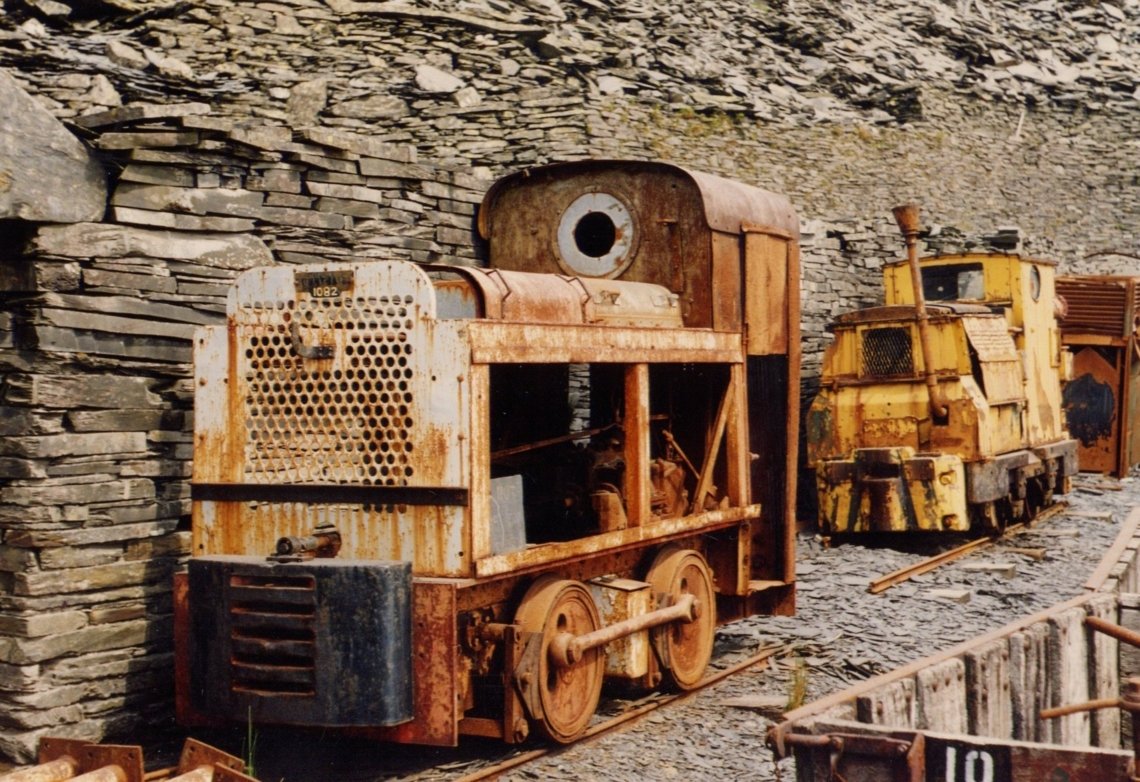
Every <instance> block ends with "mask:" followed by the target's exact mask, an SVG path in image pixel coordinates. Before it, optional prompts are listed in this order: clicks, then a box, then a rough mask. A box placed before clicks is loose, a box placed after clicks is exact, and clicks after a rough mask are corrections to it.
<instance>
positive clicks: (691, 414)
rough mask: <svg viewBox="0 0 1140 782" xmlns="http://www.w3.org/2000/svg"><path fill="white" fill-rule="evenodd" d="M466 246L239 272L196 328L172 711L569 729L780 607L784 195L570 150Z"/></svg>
mask: <svg viewBox="0 0 1140 782" xmlns="http://www.w3.org/2000/svg"><path fill="white" fill-rule="evenodd" d="M479 229H480V232H481V234H482V235H483V237H484V238H485V239H487V240H488V243H489V261H490V262H489V267H488V268H485V269H477V268H469V267H468V268H464V267H419V266H417V265H415V264H411V263H409V262H399V261H372V262H366V263H357V264H352V265H348V266H345V265H334V264H326V265H319V266H314V267H297V268H290V267H271V268H265V269H256V270H253V271H251V272H248V273H246V274H245V275H243V276H242V277H241V278H240V279H239V281H238V283H237V284H236V286H235V288H234V290H233V292H232V294H231V297H230V303H229V307H228V323H227V325H226V326H224V327H207V328H205V329H203V330H201V331H200V333H199V334H198V336H197V337H196V356H195V366H196V400H195V459H194V475H193V481H192V499H193V514H194V516H193V536H192V553H193V557H192V559H191V562H190V564H189V568H188V572H187V573H185V574H180V575H179V576H178V577H177V578H176V588H175V598H176V639H175V640H176V650H177V654H176V665H177V674H178V677H177V678H178V689H177V696H178V697H177V703H178V710H179V716H180V719H181V720H182V721H183V722H186V723H201V722H218V721H238V722H245V721H246V720H248V719H252V720H253V721H254V722H270V723H286V724H299V725H323V726H332V727H349V728H352V729H353V730H355V731H357V732H364V733H367V734H368V735H371V736H374V737H376V738H379V739H384V740H390V741H397V742H407V743H421V744H437V745H453V744H455V743H457V742H458V740H459V737H460V736H461V735H480V736H490V737H495V738H500V739H502V740H504V741H507V742H518V741H522V740H524V739H525V738H526V737H527V736H528V735H529V733H530V732H531V729H532V727H533V728H535V729H537V730H538V732H540V733H541V734H543V735H544V736H545V737H547V738H549V739H552V740H555V741H559V742H567V741H572V740H573V739H574V738H575V737H576V736H578V735H580V733H581V732H582V731H583V730H584V729H585V727H586V726H587V724H588V722H589V720H590V717H591V716H592V714H593V711H594V708H595V705H596V703H597V700H598V697H599V693H600V692H601V689H602V685H603V683H608V684H611V685H614V686H621V687H625V688H634V689H648V688H652V687H655V686H658V685H660V684H662V683H667V684H670V685H672V686H674V687H676V688H680V689H687V688H691V687H693V686H695V685H696V684H697V683H698V682H699V680H700V678H701V677H702V675H703V672H704V670H705V667H706V665H707V662H708V659H709V656H710V654H711V647H712V640H713V633H714V630H715V627H716V625H717V623H719V622H723V621H728V620H731V619H735V618H739V617H742V616H745V615H750V614H754V613H760V612H773V613H790V612H792V611H793V610H794V529H795V525H794V517H793V513H794V497H795V482H796V444H797V440H798V418H799V415H798V409H797V408H798V394H799V308H798V276H799V270H798V263H799V258H798V221H797V219H796V216H795V213H794V211H793V210H792V209H791V207H790V205H789V204H788V202H787V201H786V200H785V199H784V198H782V197H780V196H777V195H774V194H771V193H767V192H764V191H761V190H758V189H756V188H752V187H748V186H745V185H741V184H739V183H734V182H730V181H728V180H724V179H720V178H718V177H713V176H710V175H707V174H700V173H698V172H692V171H687V170H685V169H681V168H679V167H676V166H672V165H668V164H663V163H635V162H621V161H616V162H615V161H583V162H580V163H572V164H560V165H554V166H547V167H542V168H538V169H532V170H529V171H526V172H521V173H519V174H516V175H513V176H511V177H507V178H505V179H503V180H500V181H499V182H498V183H496V184H495V185H494V186H493V187H492V188H491V190H490V191H488V193H487V196H486V198H485V200H484V202H483V204H482V207H481V210H480V213H479ZM568 275H569V276H568ZM587 394H588V398H587ZM718 487H719V488H718Z"/></svg>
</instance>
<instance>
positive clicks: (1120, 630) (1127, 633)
mask: <svg viewBox="0 0 1140 782" xmlns="http://www.w3.org/2000/svg"><path fill="white" fill-rule="evenodd" d="M1085 624H1086V625H1088V626H1089V627H1091V628H1092V629H1093V630H1096V631H1097V632H1100V633H1104V634H1105V635H1107V636H1110V637H1112V638H1115V639H1116V640H1118V641H1123V642H1124V643H1126V644H1128V645H1129V646H1136V647H1140V633H1138V632H1136V631H1135V630H1129V629H1128V628H1127V627H1121V626H1120V625H1118V624H1113V623H1112V622H1107V621H1105V620H1104V619H1101V618H1100V617H1098V616H1092V615H1091V614H1090V615H1089V616H1086V617H1085Z"/></svg>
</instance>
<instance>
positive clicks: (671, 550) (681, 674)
mask: <svg viewBox="0 0 1140 782" xmlns="http://www.w3.org/2000/svg"><path fill="white" fill-rule="evenodd" d="M645 580H646V581H648V582H649V583H650V585H651V586H652V589H653V594H655V595H657V596H658V600H659V601H661V599H662V596H664V602H663V603H662V605H668V604H670V603H675V602H676V601H677V600H678V599H679V598H680V597H681V596H682V595H686V594H688V595H692V596H693V597H695V598H696V599H697V602H698V605H699V614H698V616H697V618H696V619H695V620H694V621H692V622H673V623H671V624H667V625H661V626H659V627H655V628H653V629H652V630H651V631H650V632H651V635H652V638H653V646H654V648H655V649H656V650H657V656H658V658H659V659H660V660H661V668H662V670H663V673H664V674H665V677H666V679H667V680H668V681H669V682H670V683H671V684H672V685H673V686H674V687H676V688H677V689H679V690H691V689H693V688H694V687H696V686H697V684H698V683H699V682H700V681H701V678H702V677H703V676H704V674H705V669H706V668H707V667H708V664H709V660H710V659H712V648H713V638H714V636H715V634H716V594H715V593H714V592H713V583H712V571H711V570H710V569H709V566H708V563H707V562H705V558H704V557H703V556H701V554H700V552H698V551H694V550H692V549H680V548H675V547H666V548H664V549H662V550H661V552H660V553H659V554H658V555H657V557H656V559H654V560H653V565H652V566H651V567H650V568H649V575H648V576H647V577H646V579H645Z"/></svg>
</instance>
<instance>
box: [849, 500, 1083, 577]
mask: <svg viewBox="0 0 1140 782" xmlns="http://www.w3.org/2000/svg"><path fill="white" fill-rule="evenodd" d="M1068 505H1069V504H1068V503H1067V502H1064V501H1061V502H1057V503H1054V504H1053V505H1050V506H1049V507H1048V508H1046V509H1045V510H1043V511H1041V512H1040V513H1038V514H1037V516H1036V517H1035V518H1034V519H1033V521H1031V522H1029V524H1036V523H1038V522H1041V521H1045V520H1047V519H1049V518H1052V517H1053V516H1056V515H1057V514H1058V513H1060V512H1061V511H1062V510H1064V509H1065V508H1067V507H1068ZM1027 529H1029V525H1027V524H1014V525H1012V526H1010V527H1007V528H1006V529H1005V531H1004V532H1003V533H1002V534H1001V535H997V536H994V537H985V538H977V539H975V540H971V541H970V542H969V543H963V544H962V545H961V546H958V547H957V548H952V549H950V550H948V551H943V552H942V553H941V554H935V555H934V556H932V557H927V558H926V559H922V560H919V561H918V562H915V563H913V564H910V565H907V566H906V567H902V568H899V569H898V570H895V571H893V572H891V573H887V574H886V575H885V576H879V577H878V578H876V579H872V581H871V583H870V585H868V587H867V591H868V592H870V593H871V594H873V595H877V594H879V593H880V592H885V591H887V590H888V589H890V588H891V587H893V586H897V585H899V584H901V583H903V582H904V581H909V580H910V579H912V578H914V577H915V576H918V575H922V574H923V573H928V572H930V571H931V570H934V569H935V568H938V567H941V566H942V565H945V564H946V563H947V562H953V561H954V560H956V559H960V558H961V557H964V556H966V555H967V554H969V553H970V552H972V551H976V550H977V549H980V548H985V547H986V546H991V545H993V544H994V543H996V542H997V541H999V540H1005V539H1007V538H1011V537H1013V536H1014V535H1016V534H1018V533H1020V532H1024V531H1025V530H1027Z"/></svg>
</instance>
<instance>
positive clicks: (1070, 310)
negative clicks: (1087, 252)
mask: <svg viewBox="0 0 1140 782" xmlns="http://www.w3.org/2000/svg"><path fill="white" fill-rule="evenodd" d="M1057 293H1058V295H1059V296H1061V298H1062V299H1063V300H1064V303H1065V307H1064V315H1063V316H1062V318H1061V341H1062V342H1063V343H1064V344H1065V346H1066V347H1067V348H1068V349H1069V350H1071V351H1072V353H1073V372H1072V377H1071V378H1070V379H1069V380H1068V382H1066V383H1065V389H1064V407H1065V414H1066V417H1067V419H1068V423H1069V430H1070V431H1071V432H1072V433H1073V437H1075V438H1076V439H1077V440H1078V441H1079V442H1080V447H1079V449H1078V453H1079V455H1080V465H1081V469H1082V470H1086V471H1089V472H1104V473H1109V474H1111V475H1115V476H1117V477H1123V476H1124V475H1126V474H1127V473H1128V470H1129V469H1130V468H1131V467H1132V465H1134V464H1137V463H1140V425H1138V422H1140V360H1137V359H1138V357H1140V339H1138V333H1137V332H1138V328H1140V277H1127V276H1107V275H1072V276H1061V277H1058V278H1057Z"/></svg>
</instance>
